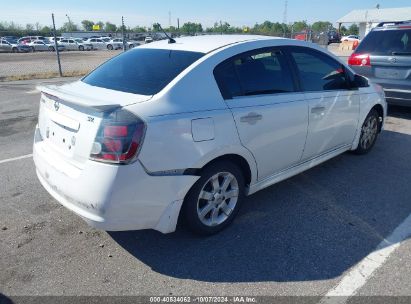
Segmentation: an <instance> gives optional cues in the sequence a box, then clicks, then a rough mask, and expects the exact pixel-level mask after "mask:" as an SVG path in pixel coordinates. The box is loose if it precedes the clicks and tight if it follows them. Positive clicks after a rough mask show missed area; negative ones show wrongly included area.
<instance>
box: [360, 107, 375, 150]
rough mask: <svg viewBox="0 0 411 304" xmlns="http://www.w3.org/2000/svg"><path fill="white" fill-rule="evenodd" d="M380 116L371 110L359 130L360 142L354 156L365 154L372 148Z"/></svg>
mask: <svg viewBox="0 0 411 304" xmlns="http://www.w3.org/2000/svg"><path fill="white" fill-rule="evenodd" d="M379 124H380V116H379V115H378V112H377V111H376V110H374V109H373V110H371V112H370V113H369V114H368V116H367V118H366V119H365V121H364V124H363V125H362V128H361V135H360V141H359V143H358V147H357V149H356V150H355V151H354V152H355V153H356V154H367V153H368V152H370V151H371V149H372V148H373V147H374V145H375V142H376V141H377V137H378V132H379V129H380V126H379Z"/></svg>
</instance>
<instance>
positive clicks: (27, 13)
mask: <svg viewBox="0 0 411 304" xmlns="http://www.w3.org/2000/svg"><path fill="white" fill-rule="evenodd" d="M284 3H285V1H284V0H254V1H250V0H205V1H198V0H154V1H153V0H151V1H150V0H116V1H112V0H104V1H103V0H70V1H59V0H53V1H52V0H25V1H24V0H12V1H9V0H0V21H8V22H10V21H14V22H16V23H19V24H21V25H25V24H26V23H33V24H34V23H36V22H39V23H40V24H42V25H50V24H51V16H50V15H51V13H52V12H54V13H55V17H56V23H57V24H56V25H57V27H59V26H61V25H62V24H63V23H64V22H66V21H67V17H66V14H67V15H68V16H69V17H70V18H71V20H72V21H73V22H75V23H77V24H80V22H81V20H84V19H89V20H92V21H95V22H97V21H100V20H101V21H103V22H105V21H110V22H112V23H115V24H117V25H119V24H120V23H121V16H122V15H123V16H124V18H125V23H126V25H127V26H130V27H134V26H136V25H142V26H151V25H152V24H153V23H154V22H160V23H161V24H162V25H163V26H164V27H167V26H168V25H169V12H171V25H176V24H177V17H179V18H180V23H181V24H182V23H184V22H187V21H192V22H201V23H202V24H203V25H204V26H211V25H212V24H213V23H214V22H215V21H219V20H223V21H227V22H228V23H230V24H231V25H235V26H243V25H249V26H252V25H254V24H255V23H256V22H258V23H261V22H263V21H264V20H270V21H274V22H275V21H278V22H282V21H283V18H284V7H285V5H284ZM377 4H380V7H381V8H390V7H405V6H411V1H410V0H379V1H376V0H360V1H359V0H289V1H288V14H287V21H288V22H292V21H295V20H307V21H308V22H314V21H318V20H324V21H331V22H335V21H336V20H337V19H338V18H340V17H341V16H343V15H345V14H347V13H349V12H350V11H351V10H354V9H367V8H374V7H375V6H376V5H377Z"/></svg>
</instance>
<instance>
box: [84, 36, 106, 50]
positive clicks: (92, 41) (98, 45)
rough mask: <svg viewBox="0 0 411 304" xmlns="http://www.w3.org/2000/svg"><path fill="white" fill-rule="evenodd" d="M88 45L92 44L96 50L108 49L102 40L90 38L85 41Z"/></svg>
mask: <svg viewBox="0 0 411 304" xmlns="http://www.w3.org/2000/svg"><path fill="white" fill-rule="evenodd" d="M85 43H87V44H91V45H92V46H93V49H95V50H104V49H106V48H107V45H106V42H104V40H103V39H101V38H90V39H88V40H86V41H85Z"/></svg>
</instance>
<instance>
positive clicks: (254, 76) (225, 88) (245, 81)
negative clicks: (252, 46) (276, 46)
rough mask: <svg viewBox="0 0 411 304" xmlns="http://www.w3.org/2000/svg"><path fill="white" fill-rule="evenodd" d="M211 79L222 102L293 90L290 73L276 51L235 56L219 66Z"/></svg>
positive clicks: (279, 53) (266, 50)
mask: <svg viewBox="0 0 411 304" xmlns="http://www.w3.org/2000/svg"><path fill="white" fill-rule="evenodd" d="M214 76H215V78H216V81H217V84H218V86H219V88H220V91H221V94H222V95H223V97H224V99H230V98H232V97H237V96H252V95H263V94H275V93H286V92H292V91H294V83H293V79H292V76H291V72H290V70H289V68H288V64H287V62H286V60H285V57H284V55H283V54H282V53H281V51H279V50H269V49H263V50H260V51H254V52H247V53H244V54H241V55H238V56H235V57H233V58H231V59H228V60H226V61H224V62H223V63H221V64H220V65H218V66H217V67H216V68H215V70H214Z"/></svg>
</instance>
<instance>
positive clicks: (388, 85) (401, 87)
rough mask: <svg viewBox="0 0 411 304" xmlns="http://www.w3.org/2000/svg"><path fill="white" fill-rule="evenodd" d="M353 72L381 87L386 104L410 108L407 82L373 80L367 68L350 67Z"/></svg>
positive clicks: (409, 93) (409, 87)
mask: <svg viewBox="0 0 411 304" xmlns="http://www.w3.org/2000/svg"><path fill="white" fill-rule="evenodd" d="M351 68H353V70H354V71H355V72H356V73H358V74H360V75H364V76H365V77H368V79H369V80H370V81H371V82H373V83H376V84H379V85H380V86H382V87H383V89H384V92H385V98H386V100H387V103H388V104H395V105H401V106H411V84H410V81H409V80H397V79H385V78H375V77H373V75H370V69H369V68H368V67H351Z"/></svg>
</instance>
